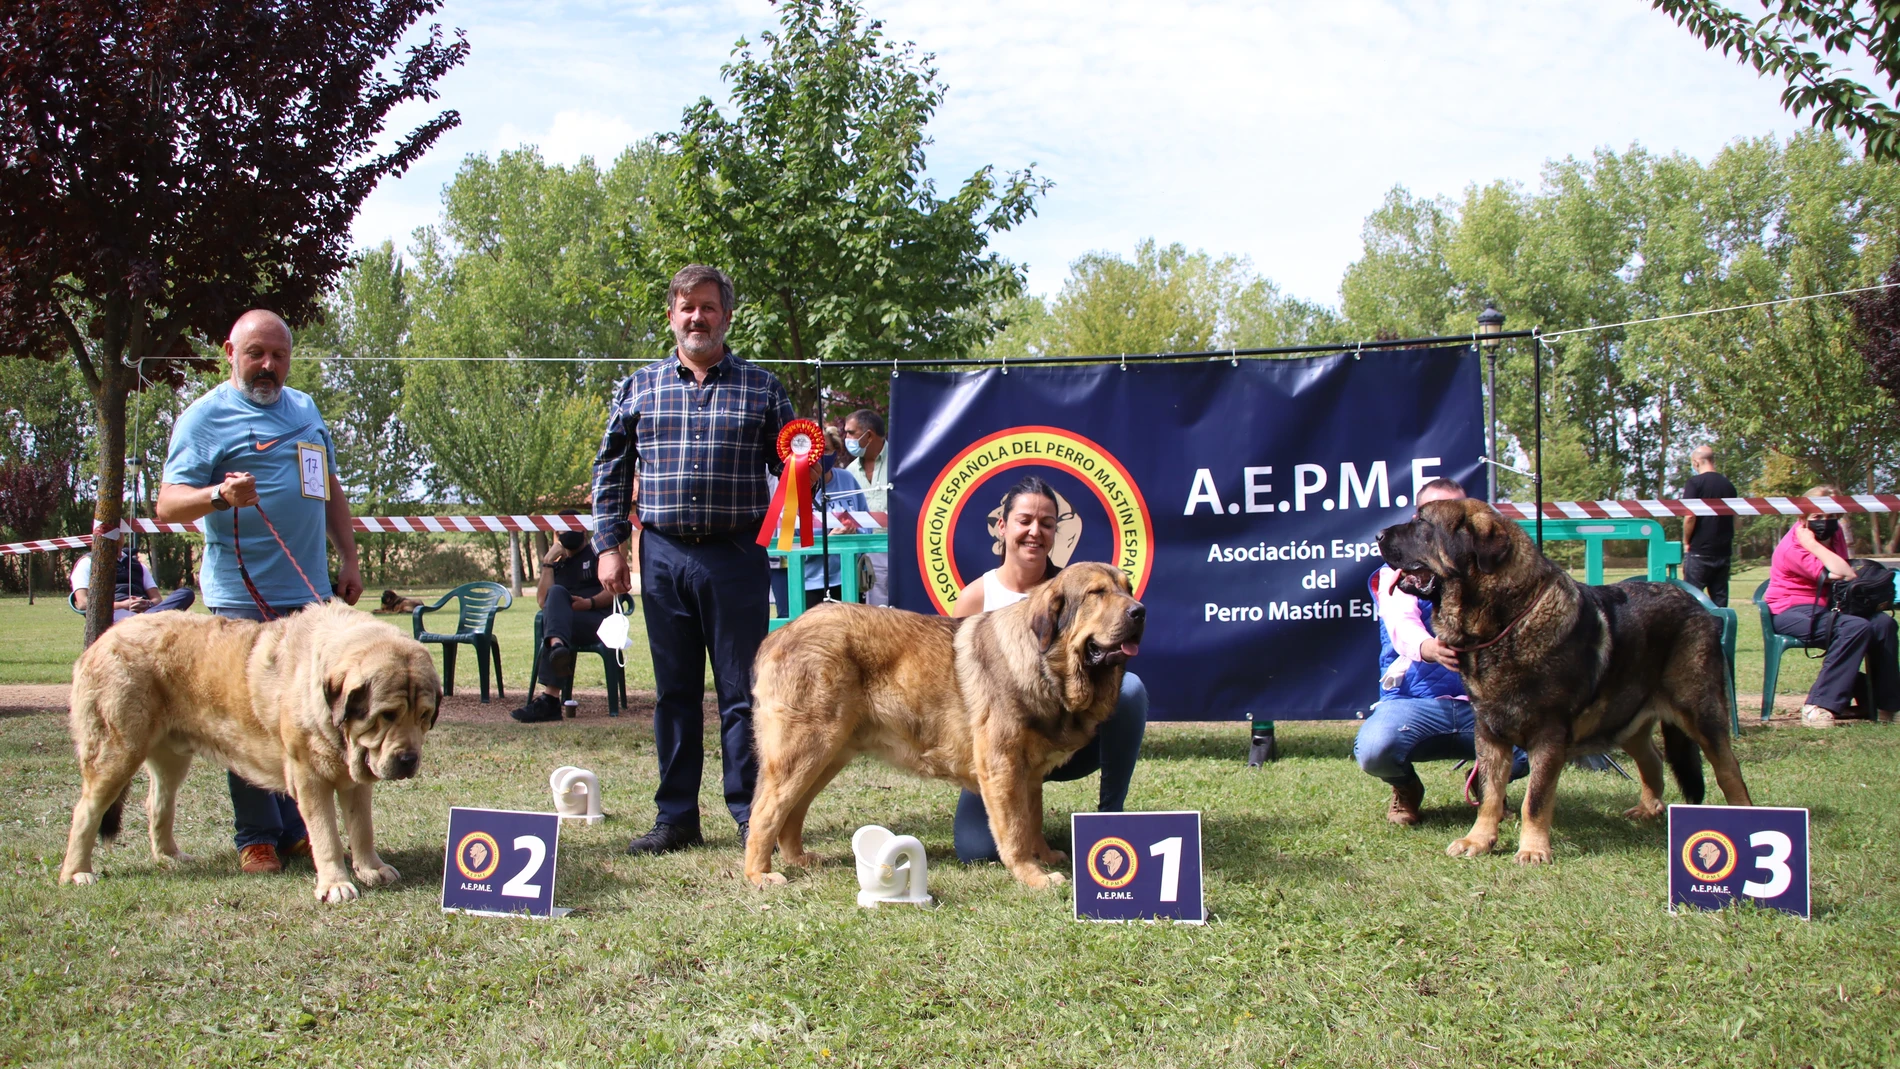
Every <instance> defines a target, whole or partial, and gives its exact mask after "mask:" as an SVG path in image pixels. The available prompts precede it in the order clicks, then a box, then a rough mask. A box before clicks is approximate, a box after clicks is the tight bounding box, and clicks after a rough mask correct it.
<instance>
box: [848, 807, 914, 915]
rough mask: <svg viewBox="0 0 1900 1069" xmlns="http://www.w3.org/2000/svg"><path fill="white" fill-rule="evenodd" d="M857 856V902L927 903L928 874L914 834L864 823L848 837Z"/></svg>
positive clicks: (869, 904) (869, 905) (876, 903)
mask: <svg viewBox="0 0 1900 1069" xmlns="http://www.w3.org/2000/svg"><path fill="white" fill-rule="evenodd" d="M851 852H852V853H853V854H856V855H857V858H858V886H859V887H860V888H862V890H860V891H859V892H858V905H860V906H865V907H867V908H868V907H872V906H881V905H883V904H884V903H886V902H900V903H903V904H905V905H911V906H928V905H930V904H931V902H932V901H933V899H932V898H931V897H930V893H929V884H930V876H929V873H928V872H927V871H926V869H925V867H924V844H923V843H920V842H918V841H917V837H916V836H915V835H893V834H891V831H890V829H889V828H880V827H878V826H877V825H875V824H866V825H865V826H864V827H862V828H859V829H858V831H857V834H855V835H853V836H852V837H851Z"/></svg>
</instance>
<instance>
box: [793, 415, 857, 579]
mask: <svg viewBox="0 0 1900 1069" xmlns="http://www.w3.org/2000/svg"><path fill="white" fill-rule="evenodd" d="M843 454H844V442H843V439H842V438H840V436H839V435H838V432H837V431H826V432H825V455H824V457H823V459H821V460H820V461H819V463H820V464H821V465H822V466H823V467H824V472H825V481H824V485H823V486H822V487H815V488H813V493H814V494H815V495H818V496H816V497H815V498H814V502H815V504H814V507H815V508H817V509H818V510H819V514H820V515H821V516H823V517H826V518H825V519H824V520H822V522H824V523H830V522H831V520H830V519H829V518H828V517H829V516H831V515H832V514H835V513H838V512H846V511H856V512H862V511H864V510H865V508H866V507H867V506H866V504H865V495H864V488H863V486H862V484H860V483H859V482H858V478H857V476H855V475H853V474H851V472H850V470H849V469H847V468H845V467H844V466H843V465H841V464H839V463H838V458H839V457H840V456H842V455H843ZM839 532H840V533H841V534H856V533H857V532H858V525H857V521H855V520H853V519H852V518H851V517H849V516H846V517H845V518H844V520H843V521H842V526H841V527H840V528H839ZM843 567H844V564H843V561H842V559H841V558H840V557H839V556H838V554H836V553H833V554H832V555H831V556H830V557H829V558H820V557H818V556H810V557H806V558H805V606H806V607H807V608H809V607H811V606H813V605H816V604H817V603H819V602H820V601H823V600H825V599H826V598H829V599H831V600H832V601H837V600H839V599H840V598H842V597H844V586H843V584H844V572H843V571H842V569H843ZM827 578H829V580H830V583H829V585H828V586H827V584H826V579H827Z"/></svg>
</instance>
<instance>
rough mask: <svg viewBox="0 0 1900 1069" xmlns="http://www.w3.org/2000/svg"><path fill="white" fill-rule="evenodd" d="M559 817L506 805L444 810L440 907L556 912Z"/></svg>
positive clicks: (502, 913) (487, 912)
mask: <svg viewBox="0 0 1900 1069" xmlns="http://www.w3.org/2000/svg"><path fill="white" fill-rule="evenodd" d="M560 846H561V818H560V817H559V816H557V815H556V814H553V813H522V812H518V811H515V810H511V809H465V808H463V807H461V806H455V807H452V808H451V809H450V810H449V841H448V847H447V850H446V852H445V856H444V858H443V861H442V908H443V910H444V911H453V912H460V913H478V914H481V915H483V916H491V917H507V916H528V917H558V916H561V915H562V914H564V913H566V912H567V910H564V909H556V908H555V906H554V863H555V860H556V858H557V857H558V855H559V853H560Z"/></svg>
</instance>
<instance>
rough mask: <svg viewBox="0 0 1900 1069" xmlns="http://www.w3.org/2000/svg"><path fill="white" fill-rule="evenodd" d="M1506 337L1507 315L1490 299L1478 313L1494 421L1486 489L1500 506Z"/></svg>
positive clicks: (1487, 445) (1487, 444)
mask: <svg viewBox="0 0 1900 1069" xmlns="http://www.w3.org/2000/svg"><path fill="white" fill-rule="evenodd" d="M1502 333H1504V313H1503V312H1500V311H1498V306H1497V302H1495V301H1493V300H1492V299H1491V298H1489V297H1486V298H1485V300H1484V311H1482V312H1479V313H1478V342H1479V344H1481V345H1483V346H1484V352H1485V355H1486V356H1488V357H1489V358H1490V363H1491V389H1490V391H1489V394H1488V401H1487V404H1486V405H1485V408H1486V409H1487V413H1486V414H1487V415H1488V416H1489V417H1490V429H1489V431H1488V432H1487V434H1486V436H1485V449H1486V450H1487V453H1486V460H1487V462H1486V464H1485V474H1486V477H1487V483H1486V485H1487V486H1488V487H1489V493H1488V494H1486V497H1487V498H1488V499H1489V500H1490V501H1491V502H1492V503H1493V504H1496V503H1497V500H1498V346H1499V345H1500V344H1502V343H1503V341H1504V339H1502V338H1500V337H1498V335H1500V334H1502Z"/></svg>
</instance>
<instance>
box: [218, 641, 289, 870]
mask: <svg viewBox="0 0 1900 1069" xmlns="http://www.w3.org/2000/svg"><path fill="white" fill-rule="evenodd" d="M299 608H302V606H299V605H293V606H289V607H287V608H279V607H277V606H275V605H273V606H271V611H272V612H274V613H276V614H277V615H279V616H282V615H284V614H285V613H292V612H296V611H297V610H298V609H299ZM211 615H213V616H224V617H229V618H230V619H233V620H256V621H258V622H259V623H262V622H263V620H264V614H263V613H262V612H260V611H259V610H258V608H257V606H255V605H232V606H222V605H213V606H212V607H211ZM224 775H225V778H226V779H227V780H228V781H229V786H230V788H231V815H232V818H233V819H232V823H233V824H234V825H236V828H237V833H236V834H235V835H232V836H231V842H232V843H234V844H236V846H237V848H238V849H239V850H242V849H244V848H245V847H247V846H251V845H253V844H256V843H269V844H270V845H271V847H272V848H274V849H275V850H277V851H278V852H279V853H280V854H281V853H283V852H284V851H286V850H289V849H290V847H291V845H292V844H293V843H295V842H296V841H297V840H299V839H307V838H309V835H308V834H307V833H306V832H305V831H304V826H303V814H302V813H299V812H297V803H296V802H294V801H292V800H291V798H290V796H289V795H287V794H278V793H277V792H276V791H271V790H265V789H264V788H262V787H256V786H253V785H251V784H250V783H247V782H245V781H244V780H243V779H242V778H241V777H239V776H238V774H237V773H235V772H226V773H225V774H224Z"/></svg>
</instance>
